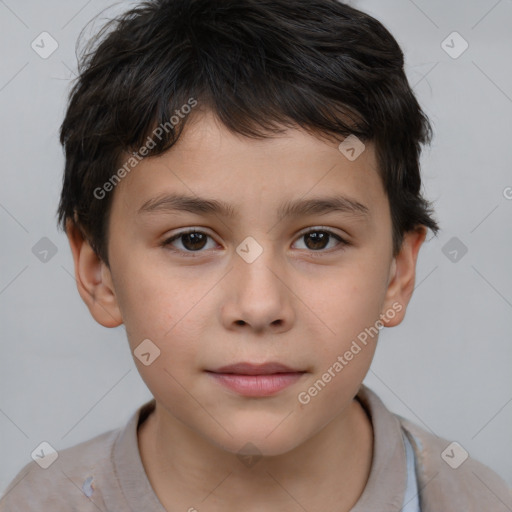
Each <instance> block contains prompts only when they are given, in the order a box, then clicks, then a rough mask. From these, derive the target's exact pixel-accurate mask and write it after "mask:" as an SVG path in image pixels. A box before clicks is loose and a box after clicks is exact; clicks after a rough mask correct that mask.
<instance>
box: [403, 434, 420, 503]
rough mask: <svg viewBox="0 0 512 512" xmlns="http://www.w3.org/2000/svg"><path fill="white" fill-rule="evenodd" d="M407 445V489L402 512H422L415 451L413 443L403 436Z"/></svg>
mask: <svg viewBox="0 0 512 512" xmlns="http://www.w3.org/2000/svg"><path fill="white" fill-rule="evenodd" d="M403 438H404V444H405V456H406V459H407V487H406V489H405V494H404V503H403V505H402V511H401V512H421V509H420V502H419V496H418V483H417V481H416V471H415V467H414V451H413V448H412V445H411V442H410V441H409V439H408V438H407V436H406V435H405V434H403Z"/></svg>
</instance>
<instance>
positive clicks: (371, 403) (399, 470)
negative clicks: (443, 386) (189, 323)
mask: <svg viewBox="0 0 512 512" xmlns="http://www.w3.org/2000/svg"><path fill="white" fill-rule="evenodd" d="M356 399H357V400H358V401H359V402H360V404H361V405H362V407H363V409H364V410H365V411H366V413H367V415H368V417H369V418H370V421H371V423H372V428H373V455H372V465H371V469H370V475H369V477H368V481H367V483H366V486H365V488H364V490H363V493H362V495H361V497H360V498H359V500H358V501H357V503H356V504H355V505H354V507H353V508H352V509H351V512H382V511H385V512H400V511H401V510H402V506H403V501H404V494H405V489H406V485H407V463H406V452H405V446H404V441H403V439H402V429H401V426H400V422H399V420H398V418H397V417H396V416H395V415H393V414H392V413H391V412H390V411H389V410H388V409H387V408H386V407H385V405H384V404H383V403H382V401H381V400H380V398H379V397H378V396H377V395H376V394H375V393H374V392H373V391H372V390H371V389H369V388H368V387H366V386H365V385H364V384H362V385H361V387H360V389H359V392H358V394H357V396H356ZM154 408H155V399H152V400H150V401H149V402H146V403H145V404H144V405H142V406H141V407H140V408H139V409H137V411H136V412H135V413H134V414H133V415H132V416H131V418H130V420H129V421H128V423H127V424H126V426H125V427H124V428H123V429H122V430H121V433H120V435H119V437H118V438H117V440H116V442H115V444H114V448H113V458H114V469H115V472H116V476H117V479H118V481H119V485H120V487H121V490H122V492H123V494H124V496H125V498H126V501H127V504H128V506H129V507H130V508H131V509H132V510H133V511H135V512H139V511H140V510H148V511H149V510H151V511H154V512H165V509H164V507H163V505H162V504H161V503H160V501H159V500H158V497H157V495H156V494H155V492H154V491H153V488H152V487H151V483H150V482H149V479H148V477H147V475H146V472H145V470H144V466H143V464H142V460H141V457H140V452H139V445H138V438H137V428H138V426H139V424H140V423H142V422H143V421H144V420H145V419H146V418H147V417H148V415H149V414H150V413H151V412H152V411H153V410H154Z"/></svg>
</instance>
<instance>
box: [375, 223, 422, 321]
mask: <svg viewBox="0 0 512 512" xmlns="http://www.w3.org/2000/svg"><path fill="white" fill-rule="evenodd" d="M426 235H427V228H426V227H425V226H418V227H417V228H416V229H415V230H414V231H409V232H407V233H405V234H404V238H403V242H402V247H401V249H400V252H399V254H398V255H397V256H396V257H395V258H393V263H392V265H391V269H390V275H389V280H388V288H387V291H386V297H385V300H384V309H383V310H382V315H381V319H382V323H383V324H384V325H385V326H386V327H394V326H395V325H398V324H400V323H401V322H402V320H403V319H404V317H405V311H406V309H407V305H408V304H409V300H410V299H411V296H412V292H413V291H414V283H415V279H416V261H417V259H418V252H419V250H420V247H421V245H422V244H423V242H424V240H425V237H426ZM386 311H388V312H391V311H393V312H394V313H395V314H394V315H393V317H392V318H391V314H389V313H388V314H387V315H386Z"/></svg>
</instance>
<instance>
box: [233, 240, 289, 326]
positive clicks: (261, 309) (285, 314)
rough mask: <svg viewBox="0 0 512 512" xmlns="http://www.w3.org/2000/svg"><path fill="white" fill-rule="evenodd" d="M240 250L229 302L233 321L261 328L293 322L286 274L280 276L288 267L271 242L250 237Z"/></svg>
mask: <svg viewBox="0 0 512 512" xmlns="http://www.w3.org/2000/svg"><path fill="white" fill-rule="evenodd" d="M261 238H263V237H261ZM236 252H237V254H236V255H234V266H233V271H232V272H231V278H230V283H229V288H230V293H229V294H228V297H229V299H228V301H229V304H226V306H227V307H226V311H227V316H228V321H229V323H230V324H231V325H232V324H233V323H236V324H237V325H242V324H249V325H251V326H252V327H254V328H257V329H264V328H265V327H268V326H271V325H280V326H281V327H283V326H287V325H289V324H290V322H291V321H292V318H293V310H292V304H291V302H290V297H289V292H288V290H287V287H286V286H285V285H284V284H283V281H284V276H283V277H281V276H280V274H283V273H284V272H285V270H284V268H283V265H281V262H280V260H279V258H278V255H277V254H276V251H275V250H274V249H273V248H272V246H271V244H270V243H265V242H264V241H262V243H259V242H257V241H256V239H255V238H252V237H248V238H246V239H245V240H244V241H242V243H240V244H239V246H238V247H237V249H236Z"/></svg>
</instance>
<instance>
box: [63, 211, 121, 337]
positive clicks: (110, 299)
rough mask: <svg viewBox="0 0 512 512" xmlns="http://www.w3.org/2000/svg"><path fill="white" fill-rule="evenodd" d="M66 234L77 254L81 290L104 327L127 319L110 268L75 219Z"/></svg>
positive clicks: (89, 306) (76, 265) (76, 276)
mask: <svg viewBox="0 0 512 512" xmlns="http://www.w3.org/2000/svg"><path fill="white" fill-rule="evenodd" d="M66 234H67V236H68V241H69V245H70V247H71V252H72V253H73V261H74V264H75V279H76V284H77V288H78V293H80V296H81V297H82V300H83V301H84V302H85V304H86V305H87V307H88V308H89V311H90V312H91V315H92V316H93V317H94V319H95V320H96V321H97V322H98V323H99V324H101V325H103V326H104V327H117V326H118V325H121V324H122V323H123V320H122V317H121V312H120V310H119V306H118V304H117V298H116V295H115V290H114V286H113V283H112V276H111V274H110V270H109V268H108V267H107V265H106V264H105V263H104V262H103V261H102V260H101V259H100V258H99V257H98V255H97V254H96V252H95V251H94V249H93V248H92V247H91V245H90V243H89V241H88V240H87V239H86V238H85V237H84V235H83V234H82V232H81V230H80V229H79V227H78V226H77V225H76V224H75V223H74V222H73V221H71V220H69V221H68V222H67V225H66Z"/></svg>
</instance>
